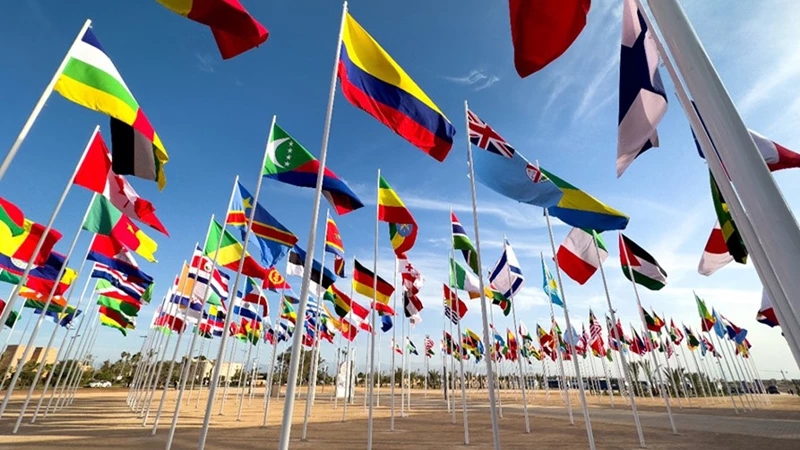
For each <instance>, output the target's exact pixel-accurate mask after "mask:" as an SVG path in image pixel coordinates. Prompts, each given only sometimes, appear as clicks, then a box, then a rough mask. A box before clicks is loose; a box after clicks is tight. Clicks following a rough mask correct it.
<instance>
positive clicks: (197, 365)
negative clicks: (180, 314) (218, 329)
mask: <svg viewBox="0 0 800 450" xmlns="http://www.w3.org/2000/svg"><path fill="white" fill-rule="evenodd" d="M206 340H207V339H205V338H202V339H201V340H200V349H199V350H198V351H197V362H195V363H190V365H191V371H192V374H191V375H190V376H189V379H190V380H192V384H191V385H189V396H188V397H186V406H189V403H191V401H192V395H193V394H194V383H195V381H196V380H197V369H199V368H200V363H201V362H202V361H203V360H202V359H201V357H202V356H203V355H205V352H206ZM209 340H210V339H209ZM191 355H192V353H189V357H190V358H191V357H192V356H191ZM201 376H202V374H201ZM184 387H185V386H184ZM201 389H202V382H201Z"/></svg>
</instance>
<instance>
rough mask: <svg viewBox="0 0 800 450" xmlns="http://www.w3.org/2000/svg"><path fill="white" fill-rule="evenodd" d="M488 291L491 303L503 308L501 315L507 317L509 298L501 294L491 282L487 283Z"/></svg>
mask: <svg viewBox="0 0 800 450" xmlns="http://www.w3.org/2000/svg"><path fill="white" fill-rule="evenodd" d="M489 291H490V292H491V293H492V304H493V305H497V306H498V307H500V309H501V310H503V315H504V316H506V317H508V315H509V314H511V300H509V299H507V298H506V297H505V296H504V295H503V294H501V293H500V291H499V290H498V289H497V288H495V287H494V285H492V284H489Z"/></svg>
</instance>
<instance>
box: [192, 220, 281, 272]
mask: <svg viewBox="0 0 800 450" xmlns="http://www.w3.org/2000/svg"><path fill="white" fill-rule="evenodd" d="M220 239H222V242H221V243H220ZM217 246H219V252H217ZM204 252H205V255H206V256H208V257H209V258H211V259H216V260H217V264H219V265H220V266H222V267H224V268H226V269H229V270H233V271H236V270H239V260H240V259H242V254H243V253H245V250H244V248H243V247H242V244H240V243H239V241H238V240H236V238H235V237H234V236H233V235H232V234H231V233H229V232H228V230H225V233H224V234H223V233H222V226H221V225H220V224H219V223H217V222H216V221H214V225H213V226H212V227H211V230H210V232H209V234H208V240H207V242H206V248H205V250H204ZM244 258H245V259H244V266H243V267H242V273H243V274H244V275H247V276H248V277H253V278H259V279H263V278H264V277H265V274H266V269H264V268H263V267H261V265H260V264H258V262H256V260H255V259H253V257H252V256H250V254H249V253H245V256H244Z"/></svg>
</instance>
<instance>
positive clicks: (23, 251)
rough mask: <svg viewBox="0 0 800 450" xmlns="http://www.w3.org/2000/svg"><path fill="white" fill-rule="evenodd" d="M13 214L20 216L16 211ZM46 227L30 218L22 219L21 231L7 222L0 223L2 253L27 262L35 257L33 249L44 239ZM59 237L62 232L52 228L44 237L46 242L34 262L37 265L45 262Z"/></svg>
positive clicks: (0, 247)
mask: <svg viewBox="0 0 800 450" xmlns="http://www.w3.org/2000/svg"><path fill="white" fill-rule="evenodd" d="M9 209H10V207H9ZM11 214H13V215H14V216H16V217H19V215H18V214H17V213H16V211H14V212H12V213H11ZM45 229H46V227H45V226H44V225H40V224H38V223H36V222H33V221H30V220H28V219H23V220H22V232H21V233H20V232H18V230H16V229H15V228H13V227H9V226H8V225H7V224H5V223H2V224H0V254H3V255H6V256H9V257H11V258H14V259H18V260H21V261H25V262H26V263H27V262H28V261H30V260H31V258H32V257H33V251H34V250H36V246H37V245H38V244H39V240H40V239H42V236H43V235H44V230H45ZM59 239H61V233H59V232H58V231H56V230H54V229H52V228H51V229H50V231H48V233H47V235H46V236H45V237H44V242H43V243H42V246H41V247H40V248H39V253H38V254H37V255H36V259H34V262H33V263H34V264H35V265H37V266H40V265H42V264H45V262H46V261H47V258H48V257H49V256H50V252H51V251H52V250H53V247H54V246H55V245H56V243H57V242H58V241H59Z"/></svg>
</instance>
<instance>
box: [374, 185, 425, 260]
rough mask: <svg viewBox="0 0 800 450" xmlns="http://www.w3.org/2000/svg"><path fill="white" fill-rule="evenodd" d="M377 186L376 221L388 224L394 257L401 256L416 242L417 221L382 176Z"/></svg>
mask: <svg viewBox="0 0 800 450" xmlns="http://www.w3.org/2000/svg"><path fill="white" fill-rule="evenodd" d="M378 184H379V186H378V220H380V221H381V222H388V223H389V239H391V242H392V248H394V252H395V254H396V255H401V254H403V253H405V252H407V251H409V250H411V247H413V246H414V243H415V242H416V241H417V232H418V227H417V221H416V220H414V216H412V215H411V211H409V210H408V208H406V205H405V204H404V203H403V201H402V200H400V197H399V196H398V195H397V192H395V190H394V189H392V187H391V186H390V185H389V183H388V182H386V179H384V178H383V176H381V177H380V181H379V183H378Z"/></svg>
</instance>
